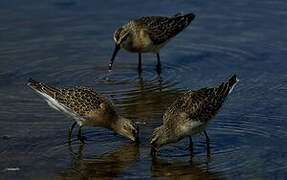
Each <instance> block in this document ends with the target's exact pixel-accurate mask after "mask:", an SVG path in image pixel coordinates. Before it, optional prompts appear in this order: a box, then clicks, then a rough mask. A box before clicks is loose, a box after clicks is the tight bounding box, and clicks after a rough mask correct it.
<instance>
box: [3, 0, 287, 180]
mask: <svg viewBox="0 0 287 180" xmlns="http://www.w3.org/2000/svg"><path fill="white" fill-rule="evenodd" d="M181 11H182V12H183V13H189V12H193V13H195V14H196V15H197V16H196V19H195V20H194V21H193V22H192V24H191V25H190V26H189V27H188V28H187V29H186V30H184V31H183V32H182V33H181V34H180V35H178V36H177V37H176V38H174V39H173V40H172V41H171V42H170V43H169V44H168V45H167V46H166V47H165V48H164V49H162V51H161V59H162V69H163V71H162V74H161V75H160V76H159V75H158V74H157V73H156V71H155V64H156V57H155V55H153V54H144V56H143V73H142V75H141V76H139V75H138V73H137V70H136V67H137V55H136V54H131V53H127V52H125V51H124V50H121V51H120V52H119V54H118V56H117V58H116V61H115V63H114V67H113V72H112V73H108V72H107V66H108V63H109V59H110V57H111V54H112V51H113V48H114V47H113V46H114V43H113V39H112V34H113V32H114V30H115V29H117V28H119V27H120V26H121V25H122V24H123V23H125V22H126V21H127V20H129V19H131V18H137V17H141V16H150V15H161V16H170V15H173V14H176V13H177V12H181ZM286 19H287V2H286V1H284V0H260V1H259V0H253V1H251V0H241V1H227V0H219V1H211V0H209V1H195V0H192V1H183V0H182V1H149V0H145V1H116V0H113V1H92V0H86V1H79V0H50V1H36V0H25V1H22V0H11V1H7V0H2V1H1V2H0V24H1V26H0V137H1V138H0V179H79V178H97V177H98V178H102V177H108V178H115V177H118V178H151V177H153V178H156V177H167V178H177V177H182V178H183V179H185V178H186V179H192V178H205V179H226V178H227V179H234V178H238V179H242V178H244V179H245V178H252V179H253V178H258V179H267V178H268V179H269V178H272V179H284V178H285V179H286V178H287V153H286V152H287V139H286V137H287V131H286V128H287V120H286V117H287V63H286V57H287V51H286V50H287V44H286V42H287V36H286V32H287V23H286ZM234 73H236V74H237V75H238V77H239V79H240V82H239V84H238V86H236V88H235V89H234V91H233V93H232V94H230V97H229V98H228V100H227V101H226V103H225V104H224V106H223V107H222V109H221V111H220V112H219V113H218V115H217V116H216V117H215V118H214V119H213V121H212V122H211V124H210V125H209V127H208V128H207V132H208V133H209V136H210V138H211V144H210V151H211V154H210V156H207V155H206V146H205V137H204V135H202V134H199V135H196V136H194V149H195V156H194V157H193V158H191V157H190V156H189V155H185V154H188V151H187V150H185V149H186V147H187V145H188V140H187V139H185V140H182V141H180V142H179V143H177V144H171V145H168V146H166V147H164V148H162V149H161V151H160V153H159V157H158V159H157V160H155V161H152V158H151V157H150V156H149V151H150V146H149V143H148V137H149V134H150V132H151V130H152V129H153V128H155V127H157V126H159V125H160V124H161V121H162V119H161V117H162V114H163V112H164V110H165V109H166V108H167V107H168V105H169V104H170V103H171V102H172V101H173V100H174V99H175V98H176V97H177V96H179V95H180V94H182V93H183V92H185V91H187V90H188V89H198V88H201V87H211V86H216V85H218V84H220V83H221V82H222V81H224V80H227V79H228V78H229V77H230V76H231V75H232V74H234ZM29 77H33V78H34V79H37V80H39V81H43V82H45V83H48V84H50V85H54V86H58V87H74V86H78V85H83V86H88V87H91V88H93V89H95V90H97V91H98V92H100V93H102V94H104V95H106V96H108V97H109V98H111V99H112V100H113V102H114V103H115V105H116V106H117V107H118V108H119V110H120V112H121V113H122V114H123V115H124V116H126V117H129V118H132V119H134V120H135V121H136V122H137V123H138V125H139V126H140V140H141V143H140V145H135V144H133V143H131V142H130V141H129V140H127V139H125V138H122V137H120V136H118V135H116V136H115V135H114V134H113V133H112V132H110V131H108V130H105V129H103V128H94V127H85V128H83V133H84V135H86V136H87V137H88V142H87V144H85V145H84V146H83V145H81V144H80V142H79V141H77V140H76V137H73V142H72V144H71V145H68V144H67V133H68V132H67V129H68V127H69V126H70V125H71V124H72V121H71V120H70V119H68V118H67V117H65V116H64V115H62V114H60V113H58V112H56V111H54V110H52V109H51V108H49V107H48V106H47V104H46V103H44V102H43V100H42V99H41V98H40V97H39V96H37V95H36V94H35V93H34V92H33V91H32V90H31V89H29V87H27V86H26V83H27V79H28V78H29ZM182 155H183V156H182ZM11 168H12V169H11ZM13 168H18V169H13Z"/></svg>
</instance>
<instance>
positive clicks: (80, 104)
mask: <svg viewBox="0 0 287 180" xmlns="http://www.w3.org/2000/svg"><path fill="white" fill-rule="evenodd" d="M28 85H29V86H30V87H31V88H32V89H34V90H35V91H36V92H37V93H39V94H40V95H42V96H43V97H44V99H45V101H47V103H48V104H49V105H50V106H51V107H52V108H54V109H56V110H58V111H60V112H62V113H64V114H65V115H67V116H69V117H71V118H73V119H75V121H76V123H77V124H78V125H79V126H80V127H79V133H78V137H79V138H80V140H82V141H83V138H82V136H81V128H82V127H83V126H100V127H104V128H107V129H110V130H112V131H114V132H116V133H118V134H121V135H123V136H125V137H127V138H129V139H131V140H133V141H135V140H136V139H137V137H138V128H137V126H136V125H135V123H134V122H133V121H132V120H129V119H126V118H124V117H122V116H120V115H119V114H118V112H117V110H116V108H115V107H114V105H113V103H112V102H111V101H110V100H109V99H108V98H106V97H105V96H103V95H101V94H99V93H97V92H96V91H94V90H92V89H90V88H87V87H77V88H55V87H52V86H48V85H46V84H44V83H40V82H37V81H35V80H33V79H30V80H29V83H28ZM76 123H74V124H73V125H72V127H71V130H70V133H71V132H72V129H73V128H74V126H75V125H76Z"/></svg>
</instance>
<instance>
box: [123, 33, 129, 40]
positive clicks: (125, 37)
mask: <svg viewBox="0 0 287 180" xmlns="http://www.w3.org/2000/svg"><path fill="white" fill-rule="evenodd" d="M128 36H129V34H128V33H127V34H125V36H124V37H123V39H122V41H125V40H127V38H128Z"/></svg>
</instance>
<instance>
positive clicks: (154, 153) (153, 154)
mask: <svg viewBox="0 0 287 180" xmlns="http://www.w3.org/2000/svg"><path fill="white" fill-rule="evenodd" d="M156 154H157V150H156V149H155V148H154V147H153V146H152V147H151V150H150V155H151V156H152V157H155V156H156Z"/></svg>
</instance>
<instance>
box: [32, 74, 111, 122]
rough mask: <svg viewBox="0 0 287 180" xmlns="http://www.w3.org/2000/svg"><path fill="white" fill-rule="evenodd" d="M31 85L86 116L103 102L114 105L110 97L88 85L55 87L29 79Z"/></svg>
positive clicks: (106, 104)
mask: <svg viewBox="0 0 287 180" xmlns="http://www.w3.org/2000/svg"><path fill="white" fill-rule="evenodd" d="M29 86H30V87H32V88H33V89H35V90H37V91H39V92H42V93H45V94H47V95H49V96H50V97H52V98H53V99H55V100H57V101H58V102H59V103H61V104H63V105H64V106H66V107H68V108H70V109H71V110H73V111H74V112H76V113H77V114H78V115H80V116H85V115H86V114H87V113H89V112H90V111H92V110H95V109H100V105H101V103H105V106H111V107H112V106H113V105H112V102H110V100H109V99H108V98H106V97H104V96H103V95H101V94H98V93H97V92H96V91H94V90H92V89H90V88H87V87H77V88H65V89H62V88H54V87H51V86H48V85H46V84H44V83H40V82H37V81H35V80H32V79H30V80H29ZM107 109H108V110H111V111H112V110H113V108H107ZM109 113H115V112H109Z"/></svg>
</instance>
